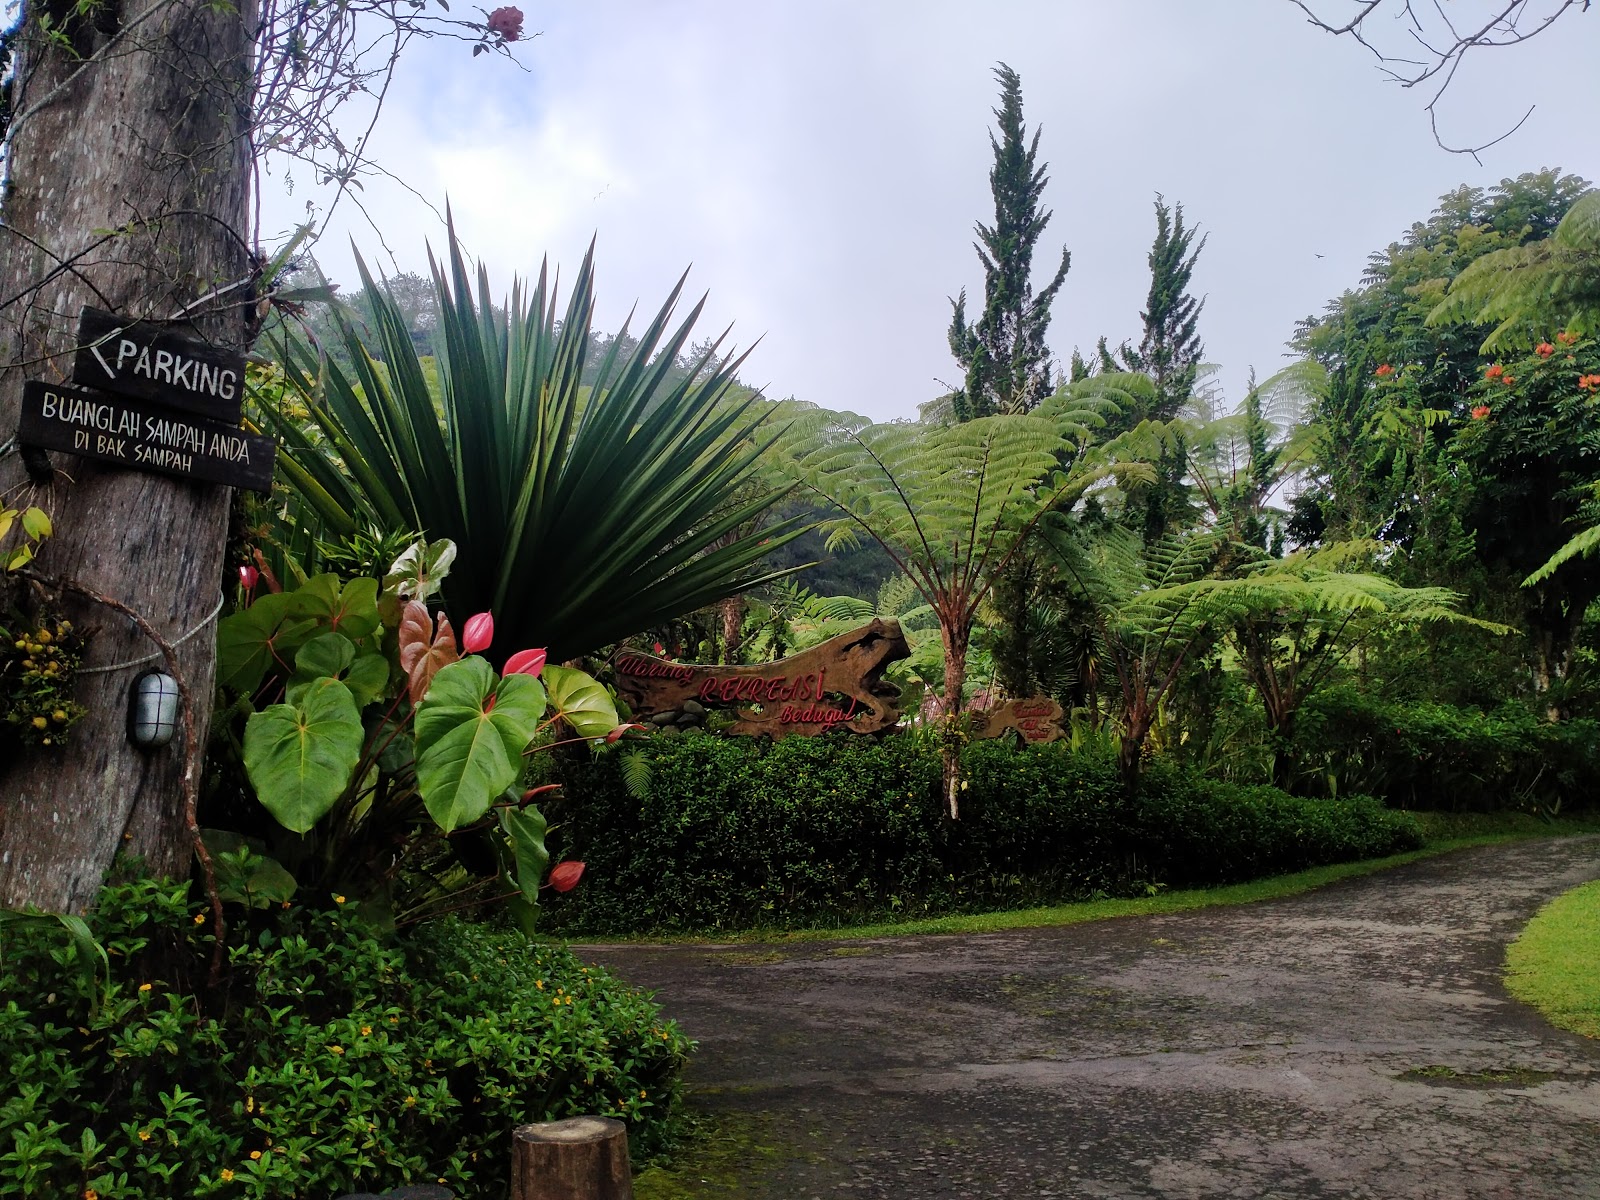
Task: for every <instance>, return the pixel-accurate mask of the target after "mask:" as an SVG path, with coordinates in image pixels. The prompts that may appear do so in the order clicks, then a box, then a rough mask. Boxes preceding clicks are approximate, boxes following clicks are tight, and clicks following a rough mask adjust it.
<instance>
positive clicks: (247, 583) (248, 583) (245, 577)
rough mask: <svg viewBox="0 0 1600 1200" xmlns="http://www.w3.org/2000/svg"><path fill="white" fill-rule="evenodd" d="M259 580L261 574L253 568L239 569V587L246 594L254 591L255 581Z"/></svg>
mask: <svg viewBox="0 0 1600 1200" xmlns="http://www.w3.org/2000/svg"><path fill="white" fill-rule="evenodd" d="M260 578H261V572H260V571H258V570H256V569H255V568H254V567H240V568H239V585H240V586H241V587H242V588H244V590H245V591H247V592H250V591H254V590H255V586H256V580H258V579H260Z"/></svg>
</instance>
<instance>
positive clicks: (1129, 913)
mask: <svg viewBox="0 0 1600 1200" xmlns="http://www.w3.org/2000/svg"><path fill="white" fill-rule="evenodd" d="M1412 816H1414V817H1416V818H1417V821H1418V823H1419V824H1421V826H1422V830H1423V834H1424V836H1426V837H1427V839H1428V844H1427V845H1426V846H1424V847H1423V848H1422V849H1421V850H1411V851H1408V852H1406V853H1405V854H1393V855H1390V856H1388V857H1387V858H1371V859H1365V860H1363V861H1361V862H1349V863H1333V864H1331V865H1329V866H1322V867H1313V868H1311V869H1310V870H1307V871H1296V872H1295V873H1294V874H1292V875H1277V876H1274V877H1272V878H1270V879H1256V880H1252V881H1251V882H1249V883H1235V884H1229V885H1228V886H1226V887H1213V888H1193V889H1188V890H1185V891H1177V892H1161V893H1159V894H1157V895H1154V896H1139V897H1134V898H1132V899H1104V900H1086V901H1081V902H1078V903H1074V904H1056V905H1049V906H1046V907H1039V908H1023V909H1013V910H1010V911H1007V912H991V913H960V914H953V915H949V916H942V917H924V918H920V919H917V920H909V921H881V922H877V923H874V924H870V925H848V926H829V927H824V928H815V929H749V930H743V931H732V932H718V933H717V934H715V935H711V936H697V935H691V934H667V935H655V936H646V937H638V938H618V937H611V938H605V939H599V940H603V941H605V942H609V943H612V944H623V943H627V942H649V943H685V944H707V943H710V944H729V943H750V942H757V943H762V942H765V943H785V942H811V941H838V940H849V939H851V938H877V937H904V936H906V935H907V934H918V933H993V932H996V931H999V930H1005V929H1031V928H1038V927H1041V926H1049V925H1078V924H1082V923H1083V922H1085V921H1103V920H1107V919H1108V918H1111V917H1142V916H1152V915H1157V914H1161V913H1174V912H1188V911H1190V910H1192V909H1197V908H1215V907H1221V906H1223V905H1232V904H1254V903H1256V902H1257V901H1260V900H1277V899H1281V898H1282V897H1284V896H1297V895H1299V894H1300V893H1302V892H1309V891H1312V890H1314V889H1316V888H1320V887H1326V886H1327V885H1328V884H1330V883H1337V882H1339V881H1340V880H1341V879H1353V878H1357V877H1359V876H1362V875H1371V874H1373V873H1374V872H1377V871H1384V870H1388V869H1389V868H1390V867H1400V866H1404V865H1405V864H1407V863H1413V862H1417V861H1418V860H1420V859H1424V858H1433V857H1435V856H1436V855H1440V854H1446V853H1449V852H1450V851H1452V850H1464V849H1467V848H1469V847H1472V846H1492V845H1498V844H1501V843H1504V842H1515V841H1521V840H1523V839H1525V838H1533V837H1570V836H1577V835H1581V834H1593V833H1600V814H1595V815H1586V816H1583V817H1578V818H1571V817H1564V818H1560V819H1558V820H1554V821H1546V820H1541V819H1540V818H1538V817H1535V816H1533V815H1532V814H1529V813H1515V812H1507V813H1413V814H1412Z"/></svg>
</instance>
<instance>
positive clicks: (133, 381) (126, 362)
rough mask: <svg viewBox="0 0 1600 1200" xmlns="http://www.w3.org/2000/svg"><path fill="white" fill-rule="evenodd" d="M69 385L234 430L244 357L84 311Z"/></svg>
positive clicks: (241, 394)
mask: <svg viewBox="0 0 1600 1200" xmlns="http://www.w3.org/2000/svg"><path fill="white" fill-rule="evenodd" d="M72 381H73V382H74V383H81V384H83V385H84V386H85V387H93V388H104V389H105V390H106V391H108V392H118V393H121V394H122V395H124V396H138V397H139V398H140V399H142V400H154V401H156V402H157V403H158V404H165V405H167V406H168V407H169V408H181V409H184V410H185V411H186V412H193V413H199V414H200V415H201V416H202V417H209V418H210V419H211V420H213V421H225V422H227V423H228V424H230V425H237V424H238V423H239V410H240V405H241V403H242V402H243V399H244V356H243V355H240V354H232V353H229V352H228V351H226V350H222V349H220V348H218V347H216V346H212V345H210V344H209V343H207V342H203V341H201V340H200V339H198V338H195V337H186V336H184V335H183V334H181V333H177V332H175V331H173V330H171V329H168V328H166V327H165V326H161V325H152V324H149V323H147V322H143V321H129V320H125V319H124V318H122V317H119V316H117V315H115V314H114V313H108V312H104V311H102V310H101V309H98V308H85V309H84V310H83V312H82V313H81V314H80V315H79V317H78V353H77V357H76V358H75V359H74V360H73V363H72Z"/></svg>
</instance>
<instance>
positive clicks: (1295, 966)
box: [580, 838, 1600, 1200]
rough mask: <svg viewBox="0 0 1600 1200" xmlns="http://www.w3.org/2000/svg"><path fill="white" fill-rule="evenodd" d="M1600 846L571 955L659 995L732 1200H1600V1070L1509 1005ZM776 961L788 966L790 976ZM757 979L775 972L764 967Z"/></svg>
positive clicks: (1578, 1049)
mask: <svg viewBox="0 0 1600 1200" xmlns="http://www.w3.org/2000/svg"><path fill="white" fill-rule="evenodd" d="M1596 877H1600V840H1596V839H1592V838H1589V839H1573V840H1560V841H1556V840H1551V841H1540V842H1532V843H1523V844H1520V845H1515V846H1508V847H1494V848H1487V849H1481V850H1471V851H1463V852H1459V853H1456V854H1452V855H1448V856H1445V857H1442V858H1438V859H1432V860H1429V861H1426V862H1422V863H1416V864H1413V865H1411V866H1409V867H1403V868H1400V869H1397V870H1394V871H1390V872H1387V873H1384V874H1381V875H1375V876H1370V877H1367V878H1364V879H1358V880H1351V881H1347V882H1345V883H1342V884H1336V885H1334V886H1331V887H1328V888H1325V889H1323V890H1321V891H1318V892H1313V893H1310V894H1307V895H1304V896H1298V897H1294V898H1290V899H1286V900H1281V901H1272V902H1267V903H1262V904H1255V905H1249V906H1245V907H1239V908H1230V909H1217V910H1211V911H1206V912H1197V913H1185V914H1177V915H1172V916H1163V917H1141V918H1132V919H1124V920H1118V921H1110V922H1102V923H1098V924H1094V925H1080V926H1076V927H1072V928H1065V929H1038V930H1020V931H1016V932H1010V933H997V934H981V935H966V936H958V937H947V936H938V937H908V938H885V939H874V940H870V941H858V942H849V943H804V944H799V945H797V946H796V945H791V946H785V947H782V948H781V949H779V950H777V951H769V950H768V949H767V948H765V947H760V946H723V947H715V946H708V947H682V946H672V947H662V946H642V947H600V946H596V947H585V948H580V952H581V953H584V954H585V955H586V956H587V957H588V958H590V959H592V960H593V961H597V962H601V963H604V964H605V965H606V966H608V967H610V968H612V969H613V970H614V971H616V972H617V973H618V974H619V975H621V976H622V978H624V979H626V980H628V981H630V982H633V983H636V984H640V985H642V986H645V987H649V988H654V989H658V990H659V992H660V997H659V998H660V1000H661V1001H662V1002H663V1004H664V1005H665V1007H666V1009H667V1011H668V1012H669V1013H670V1014H671V1015H673V1016H675V1017H677V1018H678V1019H679V1020H680V1021H681V1022H682V1024H683V1025H684V1027H685V1029H686V1030H687V1031H688V1033H689V1034H690V1035H691V1036H693V1037H696V1038H698V1039H699V1040H700V1043H701V1049H700V1053H699V1055H698V1056H697V1058H696V1060H695V1062H694V1065H693V1067H692V1069H691V1075H690V1079H691V1083H692V1085H693V1087H694V1089H695V1094H696V1096H697V1103H699V1104H701V1105H702V1106H705V1107H709V1108H711V1109H713V1110H716V1109H724V1110H731V1111H736V1112H745V1113H759V1114H766V1115H765V1116H762V1117H760V1118H759V1121H760V1122H761V1126H760V1127H761V1128H762V1129H763V1130H764V1131H765V1135H764V1136H766V1137H769V1138H771V1139H774V1140H776V1141H777V1142H778V1143H779V1145H780V1151H779V1153H777V1154H776V1155H775V1156H770V1157H768V1156H758V1157H759V1161H758V1162H756V1163H755V1164H753V1166H752V1168H751V1170H750V1172H749V1177H748V1178H747V1179H745V1180H744V1181H743V1182H742V1184H741V1186H740V1190H739V1194H740V1195H744V1196H750V1197H771V1198H773V1200H779V1198H781V1200H791V1198H798V1200H804V1198H806V1197H812V1196H816V1197H834V1196H844V1197H850V1196H854V1197H882V1198H893V1200H902V1198H904V1200H913V1198H915V1200H925V1198H933V1197H968V1196H974V1197H976V1196H984V1197H987V1196H997V1197H1008V1198H1009V1197H1019V1198H1020V1197H1052V1196H1053V1197H1095V1198H1107V1200H1110V1198H1117V1200H1120V1198H1130V1200H1131V1198H1134V1197H1138V1198H1141V1200H1142V1198H1145V1197H1164V1198H1181V1200H1201V1198H1206V1200H1209V1198H1212V1197H1249V1198H1250V1200H1261V1198H1266V1197H1272V1198H1290V1197H1294V1198H1301V1197H1306V1198H1311V1197H1318V1198H1320V1197H1372V1198H1374V1200H1389V1198H1397V1200H1398V1198H1419V1200H1421V1198H1429V1200H1431V1198H1434V1197H1437V1198H1439V1200H1479V1198H1482V1200H1489V1198H1494V1200H1500V1198H1507V1200H1509V1198H1512V1197H1515V1198H1517V1200H1543V1198H1546V1197H1550V1198H1554V1197H1563V1198H1565V1197H1574V1198H1579V1197H1581V1198H1584V1200H1596V1198H1600V1043H1595V1042H1590V1041H1588V1040H1586V1039H1583V1038H1580V1037H1577V1036H1575V1035H1571V1034H1567V1033H1563V1032H1560V1031H1558V1030H1555V1029H1552V1028H1550V1027H1548V1026H1547V1025H1545V1023H1544V1022H1543V1021H1541V1020H1540V1019H1539V1017H1538V1016H1537V1015H1536V1014H1535V1013H1534V1012H1533V1011H1532V1010H1530V1009H1528V1008H1525V1007H1524V1006H1522V1005H1521V1004H1519V1003H1517V1002H1516V1001H1514V1000H1512V999H1511V998H1510V997H1509V996H1507V994H1506V992H1505V990H1504V989H1503V988H1502V986H1501V983H1500V967H1501V961H1502V957H1503V954H1504V949H1505V945H1506V943H1507V942H1508V941H1509V940H1510V939H1511V938H1513V937H1514V936H1515V935H1516V933H1517V931H1518V930H1519V929H1520V928H1521V926H1522V924H1523V923H1524V922H1525V921H1526V920H1527V919H1528V918H1529V917H1530V916H1532V915H1533V913H1534V912H1535V911H1536V910H1537V909H1538V908H1539V907H1540V905H1541V904H1543V903H1544V902H1545V901H1546V900H1548V899H1550V898H1551V897H1553V896H1555V895H1557V894H1559V893H1560V892H1562V891H1565V890H1566V889H1568V888H1571V887H1574V886H1576V885H1577V884H1579V883H1582V882H1585V881H1587V880H1590V879H1593V878H1596ZM780 956H781V957H780ZM764 960H766V961H764Z"/></svg>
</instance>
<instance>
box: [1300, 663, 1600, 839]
mask: <svg viewBox="0 0 1600 1200" xmlns="http://www.w3.org/2000/svg"><path fill="white" fill-rule="evenodd" d="M1293 747H1294V756H1295V762H1296V764H1297V767H1298V771H1299V776H1300V781H1301V782H1300V783H1299V784H1297V787H1298V786H1303V787H1304V788H1305V789H1306V790H1307V791H1312V792H1315V793H1318V794H1324V795H1326V794H1329V793H1330V792H1334V791H1337V792H1338V793H1341V794H1342V793H1344V792H1347V791H1348V792H1358V791H1359V792H1370V793H1371V794H1373V795H1376V796H1382V797H1383V798H1384V799H1385V800H1387V801H1388V803H1389V804H1391V805H1393V806H1394V807H1396V808H1409V809H1422V810H1428V809H1435V810H1439V811H1444V812H1492V811H1496V810H1500V809H1525V810H1529V811H1535V812H1544V813H1553V812H1558V811H1560V810H1561V809H1562V808H1563V807H1566V808H1569V809H1570V808H1586V807H1590V806H1592V805H1593V803H1594V798H1595V797H1594V781H1595V780H1596V779H1600V723H1597V722H1595V721H1592V720H1586V719H1580V720H1570V721H1561V722H1550V721H1544V720H1541V719H1540V718H1539V717H1537V716H1535V715H1534V714H1533V713H1531V712H1529V711H1528V710H1527V709H1526V708H1524V707H1523V706H1521V705H1519V704H1506V705H1503V706H1502V707H1500V708H1497V709H1495V710H1494V711H1492V712H1482V711H1480V710H1478V709H1475V708H1459V707H1457V706H1455V705H1450V704H1428V703H1421V702H1416V703H1394V702H1390V701H1385V700H1380V699H1375V698H1373V697H1371V696H1369V695H1366V694H1364V693H1362V692H1359V691H1357V690H1355V689H1354V688H1348V687H1341V688H1330V689H1328V690H1326V691H1323V692H1319V693H1317V694H1316V695H1314V696H1312V697H1311V698H1310V699H1309V700H1308V701H1307V702H1306V705H1305V707H1304V708H1303V709H1302V710H1301V713H1300V715H1299V718H1298V720H1297V722H1296V725H1295V734H1294V741H1293Z"/></svg>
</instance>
